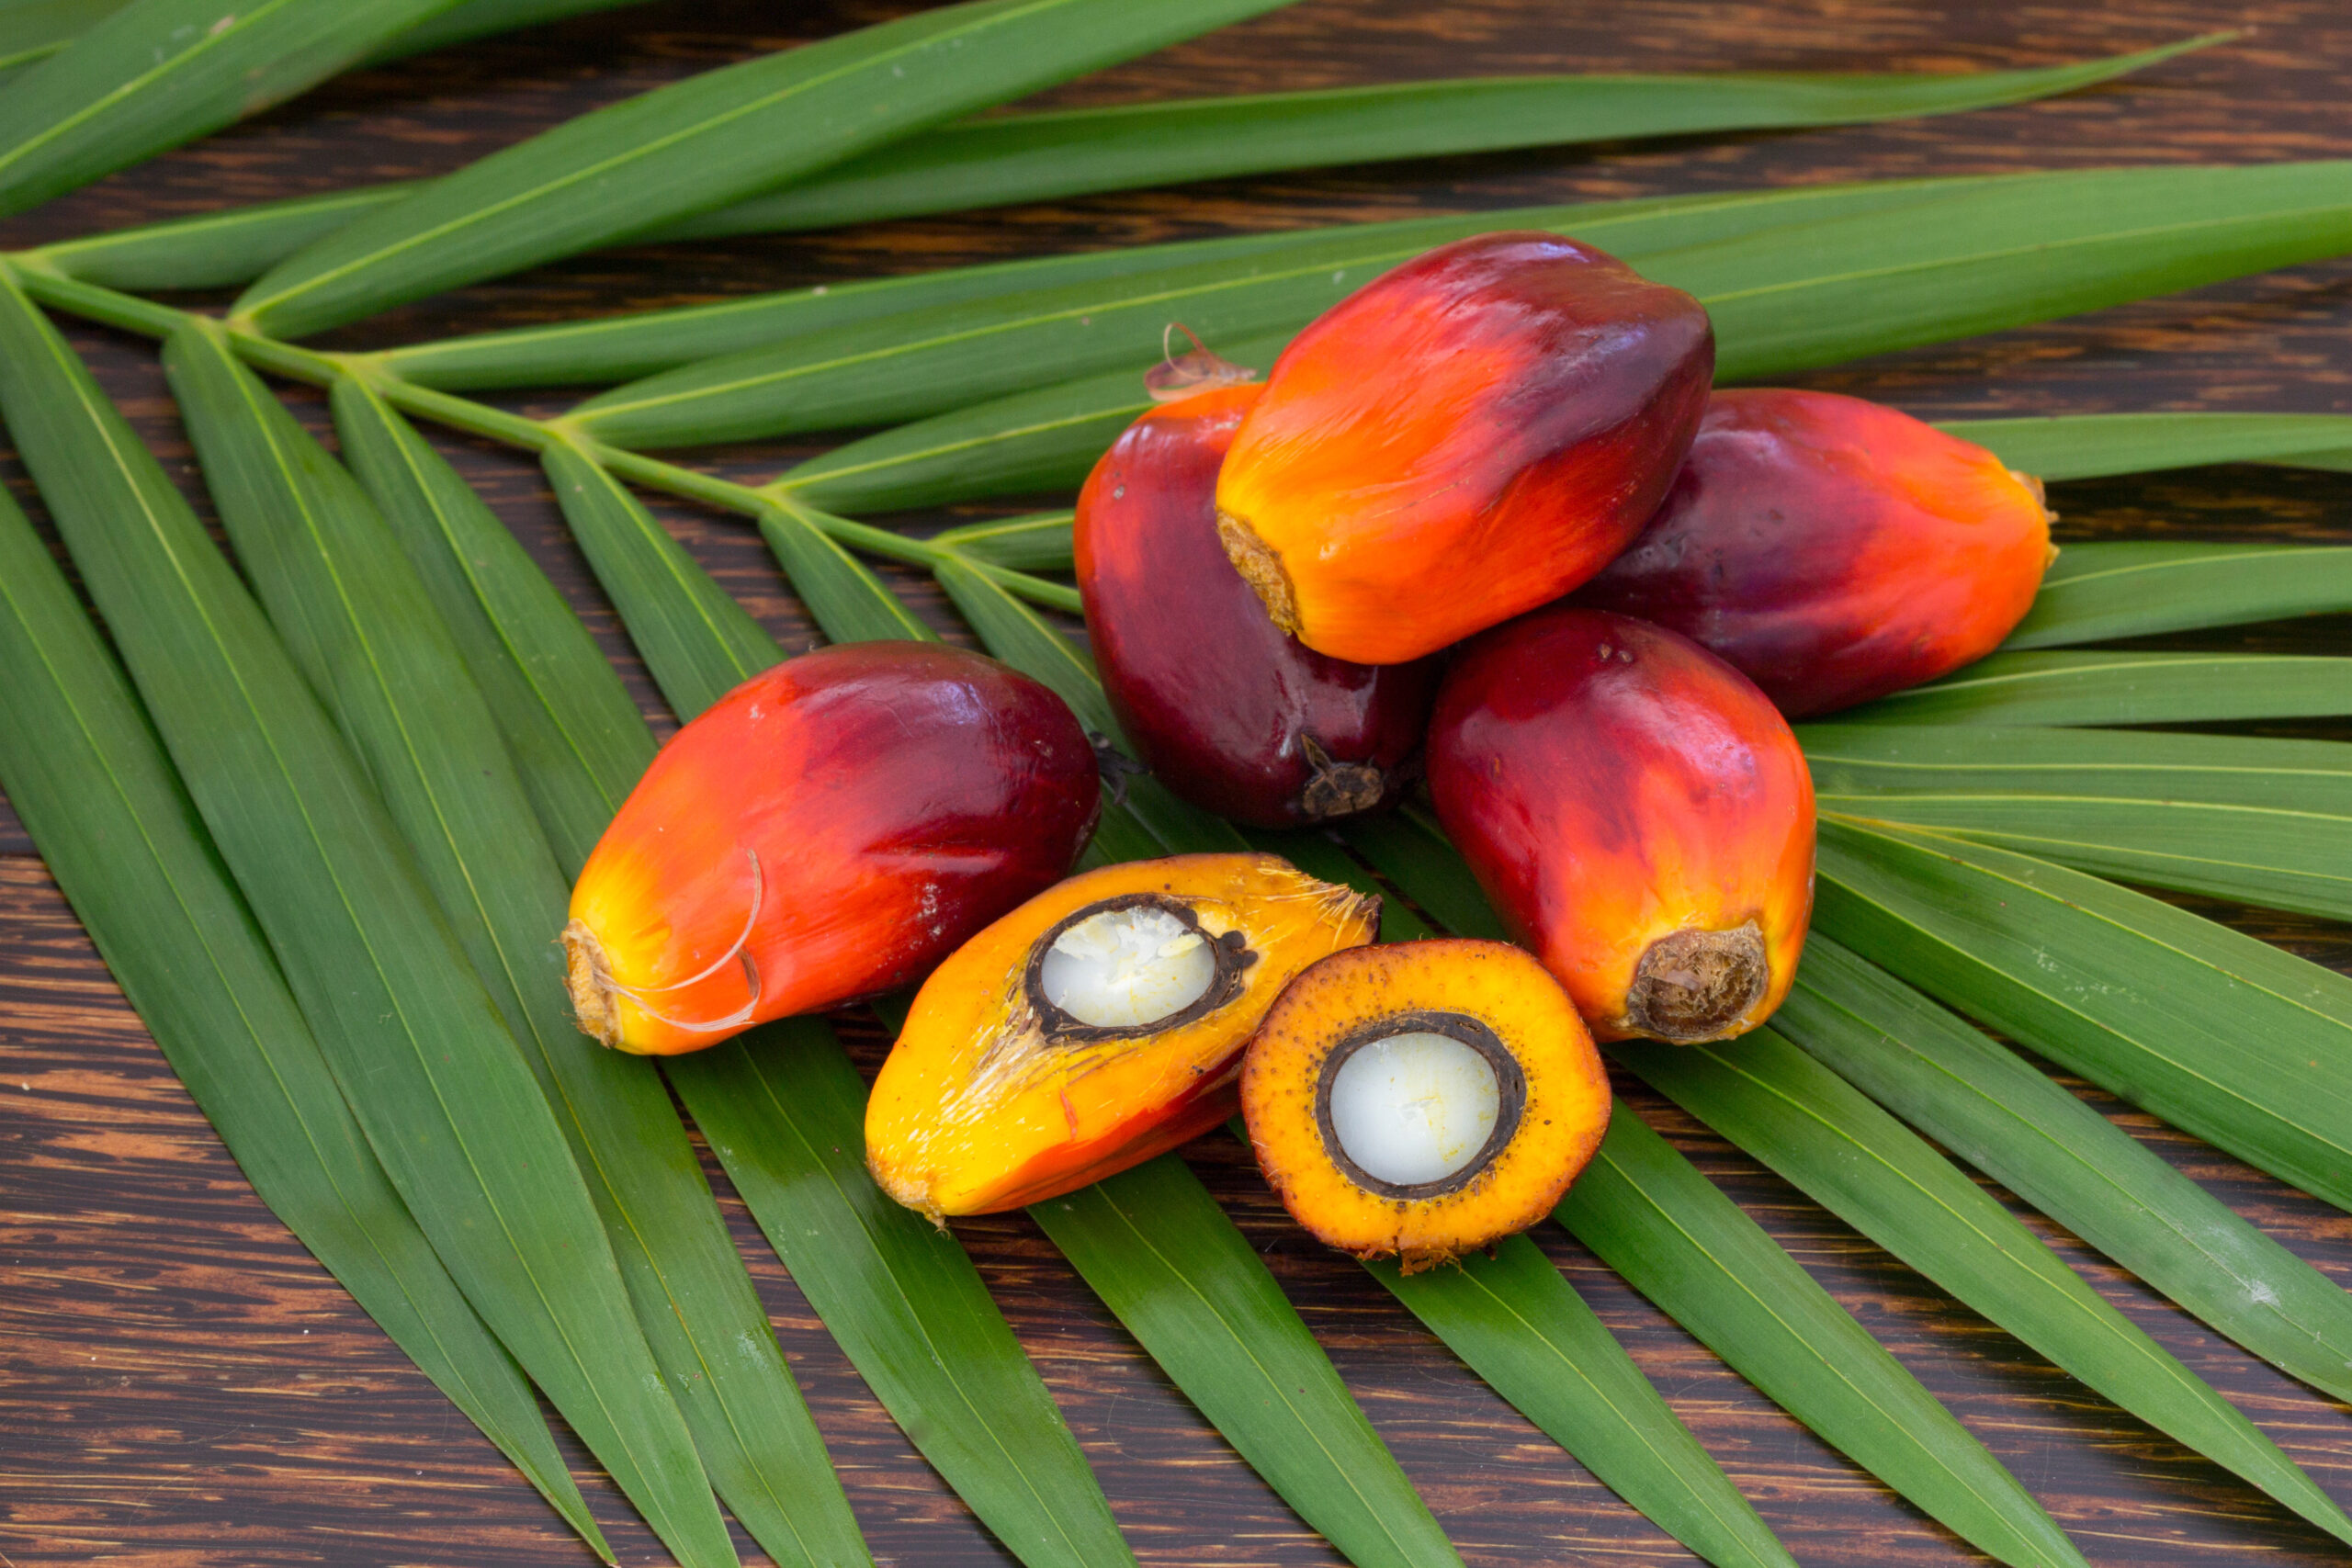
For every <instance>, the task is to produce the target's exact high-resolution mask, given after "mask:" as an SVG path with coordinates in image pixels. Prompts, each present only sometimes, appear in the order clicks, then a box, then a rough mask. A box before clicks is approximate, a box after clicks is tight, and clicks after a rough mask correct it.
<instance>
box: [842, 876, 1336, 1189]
mask: <svg viewBox="0 0 2352 1568" xmlns="http://www.w3.org/2000/svg"><path fill="white" fill-rule="evenodd" d="M1379 923H1380V900H1379V899H1377V898H1373V897H1365V896H1363V895H1362V894H1358V893H1355V892H1352V891H1351V890H1350V889H1348V888H1345V887H1340V886H1333V885H1332V884H1330V883H1328V882H1318V881H1317V880H1316V879H1315V878H1314V877H1311V876H1308V875H1306V874H1305V873H1304V872H1301V871H1299V870H1298V869H1297V868H1296V867H1295V866H1293V865H1292V864H1291V863H1289V862H1288V861H1285V860H1283V859H1281V858H1279V857H1277V856H1274V855H1267V854H1200V855H1177V856H1174V857H1172V858H1170V859H1168V860H1156V861H1130V862H1127V863H1124V864H1120V865H1112V866H1105V867H1103V869H1101V870H1099V871H1090V872H1087V873H1085V874H1082V875H1079V876H1073V877H1071V878H1070V879H1069V881H1067V882H1065V883H1063V884H1061V885H1060V886H1057V887H1053V888H1049V889H1047V890H1046V892H1044V893H1041V894H1039V895H1038V896H1037V897H1035V898H1032V899H1030V900H1029V901H1028V902H1027V903H1026V904H1023V905H1022V906H1021V908H1017V909H1015V910H1013V911H1012V913H1011V914H1009V915H1007V916H1005V917H1004V918H1003V919H1001V920H998V921H997V922H996V923H995V924H994V925H991V926H989V928H988V929H987V930H986V931H982V932H980V933H979V935H978V936H976V937H974V938H973V939H972V940H971V941H969V942H966V943H965V944H964V945H963V946H962V947H961V948H958V949H957V950H956V953H954V955H953V956H951V957H950V958H949V959H948V960H947V961H946V962H945V963H944V964H941V965H940V966H939V967H938V968H937V969H936V970H933V972H932V976H931V978H930V979H928V980H926V981H924V982H923V987H922V990H921V991H919V992H917V993H916V995H915V1002H914V1007H913V1010H911V1011H910V1012H909V1013H908V1015H907V1022H906V1027H905V1028H903V1029H902V1030H900V1031H899V1039H898V1043H896V1044H894V1045H893V1046H891V1048H890V1055H889V1057H888V1060H886V1061H885V1062H884V1063H883V1064H882V1071H881V1073H880V1075H879V1076H878V1077H876V1078H875V1080H874V1093H873V1095H872V1097H871V1098H870V1099H868V1100H867V1101H866V1109H865V1163H866V1165H867V1167H868V1168H870V1169H871V1170H872V1171H873V1172H874V1179H875V1180H876V1181H877V1182H879V1183H881V1186H882V1190H884V1191H885V1192H888V1194H890V1196H891V1197H893V1198H895V1199H897V1200H898V1201H899V1202H901V1203H903V1204H905V1205H906V1206H907V1207H909V1208H910V1209H916V1210H920V1211H921V1212H922V1213H926V1214H929V1215H931V1216H932V1217H933V1218H934V1219H936V1218H938V1217H939V1216H941V1215H944V1214H984V1213H994V1212H996V1211H997V1210H1000V1209H1012V1208H1018V1207H1019V1206H1021V1205H1022V1204H1024V1203H1035V1202H1037V1201H1040V1200H1042V1199H1046V1198H1051V1197H1054V1196H1056V1195H1057V1194H1059V1193H1063V1192H1069V1191H1074V1190H1077V1189H1078V1188H1080V1187H1083V1186H1085V1185H1086V1184H1087V1183H1089V1182H1091V1181H1099V1180H1101V1179H1103V1177H1106V1176H1109V1175H1112V1174H1114V1172H1117V1171H1121V1170H1125V1169H1126V1168H1128V1167H1130V1166H1134V1165H1139V1164H1141V1163H1142V1162H1143V1161H1145V1160H1147V1159H1149V1158H1150V1157H1151V1156H1154V1155H1157V1154H1159V1153H1161V1152H1163V1151H1165V1150H1168V1149H1171V1148H1173V1147H1175V1146H1176V1145H1179V1144H1182V1143H1184V1142H1186V1141H1187V1140H1189V1139H1192V1138H1194V1137H1197V1136H1198V1135H1199V1134H1202V1133H1204V1132H1206V1131H1207V1130H1208V1129H1210V1128H1211V1127H1214V1126H1216V1124H1217V1123H1218V1122H1223V1121H1225V1120H1226V1119H1227V1117H1230V1116H1231V1115H1232V1114H1233V1112H1234V1110H1235V1100H1236V1091H1235V1089H1234V1078H1235V1076H1236V1074H1237V1073H1238V1071H1239V1069H1240V1061H1239V1057H1240V1054H1241V1047H1242V1046H1243V1044H1244V1043H1247V1042H1248V1040H1249V1038H1250V1031H1251V1030H1253V1029H1255V1028H1256V1027H1257V1025H1258V1021H1259V1020H1260V1019H1261V1018H1263V1017H1264V1016H1265V1013H1266V1009H1267V1008H1269V1007H1271V1006H1272V1004H1273V999H1274V997H1275V995H1276V994H1277V993H1278V992H1280V991H1281V989H1282V988H1283V984H1284V983H1285V982H1287V981H1288V980H1289V979H1290V977H1291V976H1294V975H1295V974H1297V973H1298V972H1299V971H1300V970H1301V969H1304V968H1305V967H1306V965H1307V964H1311V963H1313V962H1314V961H1315V960H1317V959H1318V958H1321V957H1324V956H1325V955H1327V954H1329V953H1333V952H1336V951H1338V950H1340V949H1341V948H1347V947H1355V946H1359V945H1361V944H1363V943H1364V942H1370V941H1371V940H1372V939H1373V935H1374V932H1375V931H1377V930H1378V929H1379Z"/></svg>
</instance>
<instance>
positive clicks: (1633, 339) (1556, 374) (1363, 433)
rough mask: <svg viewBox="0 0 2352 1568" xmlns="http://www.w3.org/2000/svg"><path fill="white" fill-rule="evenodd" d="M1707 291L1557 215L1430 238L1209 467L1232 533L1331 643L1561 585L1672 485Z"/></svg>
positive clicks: (1595, 561)
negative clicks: (1646, 268) (1653, 275)
mask: <svg viewBox="0 0 2352 1568" xmlns="http://www.w3.org/2000/svg"><path fill="white" fill-rule="evenodd" d="M1713 368H1714V336H1713V331H1712V329H1711V328H1710V327H1709V326H1708V323H1707V313H1706V311H1705V310H1704V309H1703V308H1702V307H1701V305H1700V304H1699V302H1698V301H1697V300H1696V299H1692V298H1691V296H1690V295H1688V294H1685V293H1683V292H1681V291H1680V290H1679V289H1675V288H1667V287H1665V286H1664V285H1662V284H1657V283H1651V282H1648V281H1647V280H1645V279H1644V278H1643V277H1641V276H1638V275H1637V274H1635V273H1634V271H1633V270H1632V269H1631V268H1630V267H1627V266H1626V265H1624V264H1623V263H1622V262H1619V261H1618V260H1616V259H1615V258H1614V257H1612V256H1610V255H1607V254H1603V253H1602V252H1600V251H1597V250H1594V249H1592V248H1591V247H1590V246H1589V245H1581V244H1578V243H1576V242H1575V241H1573V240H1566V239H1562V238H1560V237H1559V236H1558V235H1555V234H1544V233H1532V232H1517V233H1500V234H1486V235H1481V236H1479V237H1477V238H1475V239H1469V240H1464V241H1460V242H1458V243H1454V244H1451V245H1445V246H1442V247H1441V248H1439V249H1437V250H1434V251H1431V252H1430V253H1429V254H1427V255H1424V256H1421V257H1419V258H1418V259H1416V260H1414V261H1411V262H1408V263H1407V264H1406V265H1403V266H1400V267H1398V268H1397V269H1396V270H1395V271H1393V272H1390V273H1387V274H1385V276H1381V277H1378V278H1375V279H1374V281H1373V282H1371V283H1369V284H1367V285H1365V286H1364V287H1363V288H1360V289H1358V290H1357V291H1356V292H1355V293H1353V294H1351V295H1350V296H1349V297H1348V298H1347V299H1343V300H1341V301H1340V303H1339V304H1338V305H1335V306H1333V307H1332V308H1331V309H1330V310H1328V311H1326V312H1324V314H1323V315H1322V316H1321V317H1320V318H1318V319H1317V321H1315V323H1314V324H1313V325H1312V326H1309V327H1308V328H1307V329H1306V331H1305V332H1304V333H1300V334H1299V335H1298V337H1297V338H1295V340H1293V342H1292V343H1291V345H1290V347H1289V348H1287V349H1285V350H1284V351H1283V355H1282V357H1281V358H1280V359H1278V360H1276V361H1275V363H1274V367H1273V372H1272V375H1271V377H1269V378H1268V381H1267V386H1266V392H1265V395H1264V397H1263V398H1261V400H1259V402H1258V405H1257V407H1255V408H1254V409H1252V410H1251V411H1250V414H1249V417H1248V418H1247V419H1245V420H1244V421H1243V422H1242V425H1241V429H1240V431H1239V433H1238V434H1237V435H1236V436H1235V437H1234V441H1233V447H1232V450H1231V451H1230V452H1229V453H1228V454H1227V457H1226V461H1225V468H1224V471H1223V472H1222V474H1221V475H1220V476H1219V478H1218V480H1217V487H1216V507H1217V514H1218V526H1219V530H1220V532H1221V535H1222V537H1223V540H1224V544H1225V548H1226V553H1227V555H1228V556H1230V557H1231V558H1232V559H1233V563H1234V565H1235V566H1237V567H1238V568H1239V569H1240V571H1241V574H1242V576H1243V577H1245V578H1247V579H1248V580H1249V581H1250V586H1251V587H1252V588H1253V589H1255V590H1256V591H1257V592H1258V594H1259V596H1260V597H1261V599H1262V600H1263V601H1264V602H1265V604H1266V607H1267V609H1268V610H1269V612H1270V613H1271V614H1272V616H1273V619H1274V622H1275V624H1276V625H1278V626H1281V627H1282V628H1283V630H1285V631H1287V632H1290V633H1292V634H1293V635H1295V637H1297V638H1298V640H1299V641H1301V642H1303V643H1305V644H1306V646H1307V647H1308V648H1311V649H1315V650H1316V651H1317V652H1318V653H1328V654H1329V655H1331V656H1332V657H1333V658H1335V659H1348V660H1355V661H1357V662H1359V663H1364V664H1395V663H1400V662H1403V661H1404V660H1410V659H1419V658H1420V657H1421V656H1422V655H1424V654H1428V653H1433V652H1435V651H1436V650H1437V649H1442V648H1444V647H1446V646H1447V645H1448V644H1451V643H1453V642H1456V641H1458V640H1460V639H1461V638H1463V637H1467V636H1468V635H1470V634H1471V633H1472V632H1475V631H1477V630H1479V629H1481V628H1482V627H1486V626H1493V625H1495V624H1496V623H1497V622H1498V621H1503V620H1506V619H1509V618H1510V616H1512V615H1518V614H1519V613H1520V612H1521V611H1522V610H1529V609H1532V608H1533V607H1534V606H1536V605H1538V604H1545V603H1547V602H1549V601H1551V600H1553V599H1556V598H1558V597H1559V596H1560V595H1561V594H1563V593H1565V592H1567V591H1568V590H1570V589H1572V588H1574V587H1576V586H1577V584H1578V583H1580V582H1582V581H1585V580H1586V579H1587V578H1589V577H1590V576H1591V575H1592V574H1593V573H1594V572H1597V571H1599V570H1600V569H1601V567H1602V566H1604V565H1605V564H1607V562H1608V561H1609V559H1610V558H1611V557H1612V556H1614V555H1616V554H1617V552H1618V551H1619V550H1621V549H1623V547H1625V545H1626V543H1627V541H1629V540H1630V539H1632V538H1633V536H1634V534H1635V533H1637V532H1638V531H1639V530H1640V528H1641V526H1642V525H1643V524H1644V523H1645V522H1646V521H1648V519H1649V515H1650V513H1652V512H1654V511H1656V510H1657V503H1658V502H1659V501H1660V500H1662V499H1663V498H1664V496H1665V494H1666V491H1667V486H1668V483H1669V482H1670V481H1671V480H1672V479H1673V477H1674V470H1675V468H1676V466H1677V465H1678V464H1679V463H1680V462H1681V460H1682V455H1683V453H1684V452H1685V451H1686V450H1687V449H1688V448H1689V447H1690V445H1691V435H1692V434H1694V433H1695V432H1696V431H1697V429H1698V427H1699V415H1700V412H1701V411H1702V409H1703V408H1704V407H1705V405H1706V398H1707V384H1708V380H1709V378H1710V377H1711V375H1712V374H1713Z"/></svg>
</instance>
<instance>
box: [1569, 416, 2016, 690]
mask: <svg viewBox="0 0 2352 1568" xmlns="http://www.w3.org/2000/svg"><path fill="white" fill-rule="evenodd" d="M2056 554H2057V552H2056V551H2055V550H2053V549H2052V548H2051V545H2050V512H2049V509H2048V508H2047V507H2045V506H2044V505H2043V504H2042V495H2041V481H2039V480H2038V479H2033V478H2031V477H2030V476H2029V475H2025V474H2020V473H2016V472H2014V471H2012V470H2011V469H2009V468H2006V467H2004V466H2003V464H2002V462H2001V460H2000V459H1999V458H1998V457H1995V456H1994V455H1993V454H1992V453H1990V452H1988V451H1986V450H1985V448H1984V447H1982V446H1974V445H1972V444H1971V443H1969V442H1966V441H1962V440H1961V439H1959V438H1958V437H1957V436H1951V435H1947V434H1944V433H1943V432H1942V431H1939V430H1938V429H1936V428H1935V427H1934V426H1932V425H1928V424H1922V423H1920V422H1919V421H1917V420H1916V419H1913V418H1912V417H1911V416H1910V415H1908V414H1905V413H1901V412H1896V411H1895V410H1894V409H1890V408H1884V407H1882V406H1880V405H1879V404H1877V403H1871V402H1865V401H1863V400H1861V399H1860V398H1848V397H1840V396H1838V395H1837V394H1836V393H1833V392H1796V391H1783V390H1779V389H1770V388H1760V389H1755V390H1752V391H1732V392H1718V393H1716V394H1715V395H1714V398H1713V400H1712V401H1711V402H1710V403H1709V404H1708V406H1707V415H1706V418H1705V420H1704V421H1703V422H1702V423H1701V425H1700V427H1699V438H1698V440H1697V442H1696V443H1694V444H1693V445H1692V446H1691V456H1690V457H1689V458H1688V459H1686V460H1685V462H1684V463H1683V466H1682V472H1681V473H1680V474H1679V476H1677V478H1676V479H1675V482H1674V488H1673V490H1672V491H1669V492H1668V495H1667V499H1666V504H1665V505H1664V506H1663V507H1661V508H1660V509H1659V511H1658V513H1657V516H1656V517H1655V518H1653V519H1652V520H1651V521H1650V525H1649V526H1648V527H1647V528H1645V529H1644V530H1643V531H1642V535H1641V537H1640V538H1638V539H1636V540H1634V544H1633V546H1632V547H1630V548H1629V549H1627V550H1626V551H1625V553H1624V554H1623V555H1622V556H1620V557H1618V558H1616V560H1614V561H1612V562H1611V563H1610V565H1609V568H1608V570H1605V571H1603V572H1601V574H1600V576H1598V577H1596V578H1594V579H1593V580H1592V581H1590V582H1589V583H1587V584H1586V585H1585V586H1584V588H1583V589H1582V590H1580V591H1579V592H1578V593H1577V602H1578V603H1579V604H1591V605H1593V606H1595V607H1596V608H1600V609H1608V610H1620V611H1623V612H1624V613H1626V614H1628V615H1640V616H1642V617H1644V618H1645V619H1647V620H1652V621H1656V622H1657V623H1658V624H1659V625H1661V626H1668V627H1669V628H1671V629H1673V630H1675V631H1679V632H1680V633H1682V634H1683V635H1684V636H1686V637H1691V638H1692V639H1694V640H1696V641H1698V642H1700V643H1702V644H1704V645H1705V646H1706V647H1707V648H1708V649H1711V650H1713V652H1714V653H1716V654H1718V655H1720V656H1721V657H1722V658H1723V659H1724V660H1726V661H1727V662H1729V663H1730V664H1732V665H1733V666H1734V667H1735V668H1736V669H1737V670H1739V671H1740V672H1741V673H1743V674H1745V675H1746V676H1747V678H1748V679H1749V680H1751V681H1754V682H1756V683H1757V684H1758V686H1761V687H1762V688H1763V689H1764V693H1765V694H1766V695H1767V696H1769V697H1770V698H1771V699H1772V700H1773V702H1775V703H1776V704H1778V705H1780V708H1781V712H1782V713H1784V714H1786V715H1788V716H1790V717H1792V718H1804V717H1809V716H1813V715H1815V714H1824V713H1828V712H1830V711H1832V710H1833V709H1837V708H1842V707H1849V706H1851V705H1854V704H1856V703H1862V702H1868V701H1870V700H1871V698H1873V697H1883V696H1885V695H1886V694H1888V693H1890V692H1899V691H1901V690H1902V689H1903V688H1905V686H1916V685H1917V684H1918V683H1919V682H1922V681H1932V680H1934V679H1935V678H1936V677H1937V676H1939V675H1942V674H1946V673H1949V672H1950V671H1953V670H1957V669H1959V668H1960V667H1961V666H1962V665H1963V664H1966V663H1969V662H1971V661H1972V660H1977V659H1981V658H1983V657H1984V656H1985V654H1987V653H1990V652H1992V651H1993V649H1995V648H1996V646H1998V645H1999V643H2000V641H2001V639H2002V638H2003V637H2007V636H2008V635H2009V632H2010V630H2011V629H2012V628H2013V627H2015V626H2017V624H2018V621H2020V620H2021V619H2023V618H2024V616H2025V613H2026V611H2027V610H2028V609H2029V608H2030V606H2031V605H2032V604H2033V596H2034V593H2035V592H2036V591H2037V590H2038V589H2039V588H2040V587H2041V574H2042V572H2043V570H2045V569H2046V568H2047V567H2048V566H2049V564H2050V562H2051V560H2052V558H2054V557H2055V556H2056Z"/></svg>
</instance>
